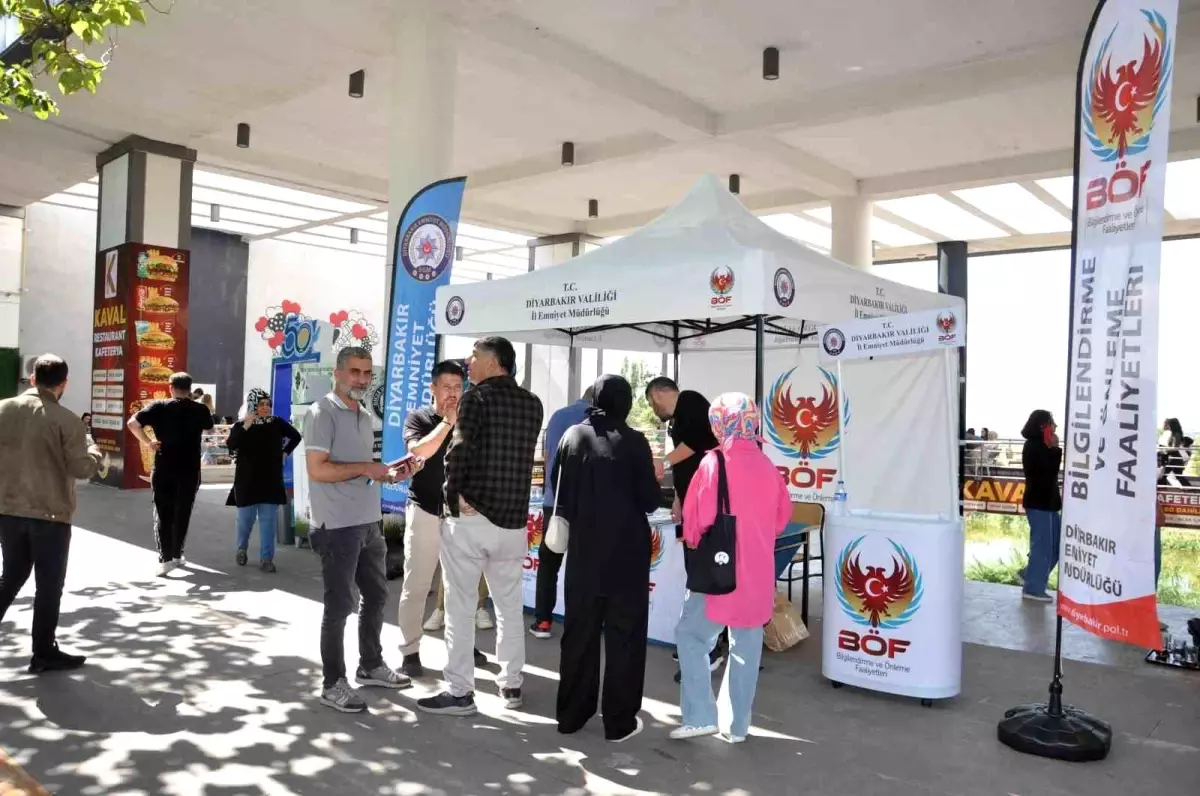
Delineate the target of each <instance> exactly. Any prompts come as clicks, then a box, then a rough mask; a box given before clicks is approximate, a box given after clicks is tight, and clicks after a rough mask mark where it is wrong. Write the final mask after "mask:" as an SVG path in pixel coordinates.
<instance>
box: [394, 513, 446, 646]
mask: <svg viewBox="0 0 1200 796" xmlns="http://www.w3.org/2000/svg"><path fill="white" fill-rule="evenodd" d="M441 550H442V520H441V518H439V517H437V516H435V515H433V514H430V513H429V512H428V511H425V510H424V509H422V508H420V507H419V506H417V505H415V504H413V503H412V501H409V504H408V507H407V508H406V509H405V510H404V584H403V586H402V588H401V591H400V611H399V614H400V615H399V619H398V621H399V624H400V652H402V653H403V654H405V655H412V654H413V653H414V652H419V651H420V649H421V636H422V630H421V624H422V623H423V621H424V618H425V600H426V599H427V598H428V596H429V587H430V586H431V585H432V584H433V573H434V572H435V571H436V570H437V565H438V555H439V554H440V553H441Z"/></svg>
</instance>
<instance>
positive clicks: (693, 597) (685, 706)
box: [675, 592, 763, 737]
mask: <svg viewBox="0 0 1200 796" xmlns="http://www.w3.org/2000/svg"><path fill="white" fill-rule="evenodd" d="M706 599H707V598H706V597H705V595H703V594H697V593H695V592H688V593H687V596H686V597H685V598H684V602H683V614H682V615H681V616H680V617H679V625H678V626H677V627H676V628H675V645H676V647H678V651H679V671H680V686H679V689H680V694H679V704H680V707H681V708H682V712H683V725H684V726H685V727H709V726H713V727H715V726H716V725H717V700H716V697H714V696H713V690H712V673H711V672H710V671H709V669H708V653H709V650H711V649H712V648H713V645H714V644H716V643H717V636H719V635H720V634H721V631H722V630H723V629H724V627H723V626H722V625H718V624H716V623H715V622H711V621H709V619H708V617H707V616H705V614H704V606H705V601H706ZM762 647H763V629H762V627H731V628H729V662H728V663H727V664H726V665H725V681H724V682H723V683H722V684H721V698H722V699H723V700H724V699H728V700H729V702H730V703H731V704H732V706H733V723H732V725H731V726H730V728H729V734H730V735H739V736H742V737H745V735H746V733H747V732H749V730H750V712H751V709H752V708H753V707H754V691H755V689H757V688H758V664H759V661H760V660H761V659H762Z"/></svg>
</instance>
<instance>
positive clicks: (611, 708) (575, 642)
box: [557, 592, 650, 740]
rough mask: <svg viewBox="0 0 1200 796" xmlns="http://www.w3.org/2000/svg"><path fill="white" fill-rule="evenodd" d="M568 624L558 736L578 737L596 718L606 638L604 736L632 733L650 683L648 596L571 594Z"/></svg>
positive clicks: (613, 736) (619, 735)
mask: <svg viewBox="0 0 1200 796" xmlns="http://www.w3.org/2000/svg"><path fill="white" fill-rule="evenodd" d="M566 603H567V606H566V610H567V615H566V624H565V627H564V629H563V637H562V661H561V664H560V667H559V680H558V710H557V718H558V731H559V732H561V733H567V734H569V733H573V732H577V731H579V730H580V729H582V728H583V726H584V725H585V724H587V722H588V719H590V718H591V717H592V716H594V715H595V714H596V700H597V696H599V693H600V639H601V637H603V639H604V695H603V697H602V699H601V704H600V709H601V711H602V712H603V713H604V737H605V738H608V739H610V740H611V739H616V738H624V737H625V736H626V735H628V734H629V733H631V732H633V729H634V727H635V726H636V724H637V718H636V717H637V713H638V711H639V710H641V709H642V689H643V687H644V685H645V680H646V630H647V624H648V623H649V620H650V602H649V600H648V594H646V593H641V594H629V595H621V596H617V597H597V596H594V595H590V594H572V593H571V592H567V595H566Z"/></svg>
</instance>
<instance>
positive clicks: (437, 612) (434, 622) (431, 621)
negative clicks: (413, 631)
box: [421, 608, 446, 633]
mask: <svg viewBox="0 0 1200 796" xmlns="http://www.w3.org/2000/svg"><path fill="white" fill-rule="evenodd" d="M445 626H446V612H445V611H443V610H441V609H440V608H434V609H433V613H431V614H430V615H429V618H428V619H426V620H425V624H424V625H422V626H421V627H423V628H424V629H425V630H428V631H429V632H430V633H435V632H437V631H438V630H441V629H442V628H443V627H445Z"/></svg>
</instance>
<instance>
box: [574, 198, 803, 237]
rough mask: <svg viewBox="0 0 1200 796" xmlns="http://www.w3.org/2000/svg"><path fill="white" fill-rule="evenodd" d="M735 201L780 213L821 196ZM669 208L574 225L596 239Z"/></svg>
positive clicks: (642, 222)
mask: <svg viewBox="0 0 1200 796" xmlns="http://www.w3.org/2000/svg"><path fill="white" fill-rule="evenodd" d="M738 199H739V200H740V201H741V203H742V204H743V205H745V206H746V209H747V210H749V211H750V212H752V213H755V214H760V213H766V212H768V211H773V212H782V211H784V210H786V209H791V208H795V209H804V208H808V207H814V206H817V205H820V204H822V200H821V197H819V196H815V195H814V194H811V193H809V192H808V191H802V190H786V191H770V192H766V193H759V194H752V195H750V196H739V197H738ZM670 209H671V208H670V207H659V208H656V209H654V210H643V211H640V212H636V213H626V214H624V215H618V216H610V217H608V218H597V219H592V220H589V221H581V222H578V223H577V224H576V225H575V231H576V232H584V233H587V234H588V235H594V236H596V237H598V238H607V237H609V236H611V235H619V234H622V233H625V232H629V231H630V230H634V229H637V228H638V227H643V226H645V225H646V224H649V223H650V222H651V221H653V220H654V219H656V218H658V217H659V216H661V215H662V214H663V213H665V212H666V211H668V210H670Z"/></svg>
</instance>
